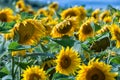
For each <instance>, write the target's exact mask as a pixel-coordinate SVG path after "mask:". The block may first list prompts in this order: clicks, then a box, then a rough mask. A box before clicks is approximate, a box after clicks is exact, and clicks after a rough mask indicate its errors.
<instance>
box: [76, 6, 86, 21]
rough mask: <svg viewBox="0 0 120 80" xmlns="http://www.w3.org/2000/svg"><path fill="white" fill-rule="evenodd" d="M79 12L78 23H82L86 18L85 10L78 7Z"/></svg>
mask: <svg viewBox="0 0 120 80" xmlns="http://www.w3.org/2000/svg"><path fill="white" fill-rule="evenodd" d="M78 9H79V11H80V18H79V19H80V21H83V20H84V19H85V17H86V10H85V8H84V7H82V6H80V7H78Z"/></svg>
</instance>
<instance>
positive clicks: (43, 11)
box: [36, 8, 48, 16]
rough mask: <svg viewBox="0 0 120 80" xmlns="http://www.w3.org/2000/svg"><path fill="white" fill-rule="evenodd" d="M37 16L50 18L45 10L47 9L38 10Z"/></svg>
mask: <svg viewBox="0 0 120 80" xmlns="http://www.w3.org/2000/svg"><path fill="white" fill-rule="evenodd" d="M36 15H37V16H38V15H44V16H48V11H47V10H45V9H43V8H40V9H38V11H37V14H36Z"/></svg>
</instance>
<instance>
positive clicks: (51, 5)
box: [48, 2, 58, 11]
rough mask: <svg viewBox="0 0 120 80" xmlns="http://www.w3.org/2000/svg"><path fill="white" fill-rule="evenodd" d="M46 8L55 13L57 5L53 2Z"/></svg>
mask: <svg viewBox="0 0 120 80" xmlns="http://www.w3.org/2000/svg"><path fill="white" fill-rule="evenodd" d="M48 8H49V9H50V10H51V9H54V10H55V11H56V10H58V3H57V2H53V3H51V4H50V5H49V6H48Z"/></svg>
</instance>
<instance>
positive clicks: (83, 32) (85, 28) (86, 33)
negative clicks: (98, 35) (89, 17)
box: [78, 21, 94, 41]
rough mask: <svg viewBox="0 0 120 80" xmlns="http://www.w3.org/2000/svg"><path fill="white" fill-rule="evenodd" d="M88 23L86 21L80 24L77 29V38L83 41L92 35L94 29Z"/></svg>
mask: <svg viewBox="0 0 120 80" xmlns="http://www.w3.org/2000/svg"><path fill="white" fill-rule="evenodd" d="M90 23H91V22H90V21H86V22H85V23H83V24H82V25H81V27H80V29H79V31H78V35H79V40H81V41H85V40H86V39H87V38H88V37H92V36H93V35H94V31H93V28H92V27H91V24H90Z"/></svg>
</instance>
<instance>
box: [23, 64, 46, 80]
mask: <svg viewBox="0 0 120 80" xmlns="http://www.w3.org/2000/svg"><path fill="white" fill-rule="evenodd" d="M22 76H23V79H22V80H46V78H47V77H46V73H45V71H43V69H40V67H39V66H32V67H28V68H27V69H26V70H24V71H23V74H22Z"/></svg>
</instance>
